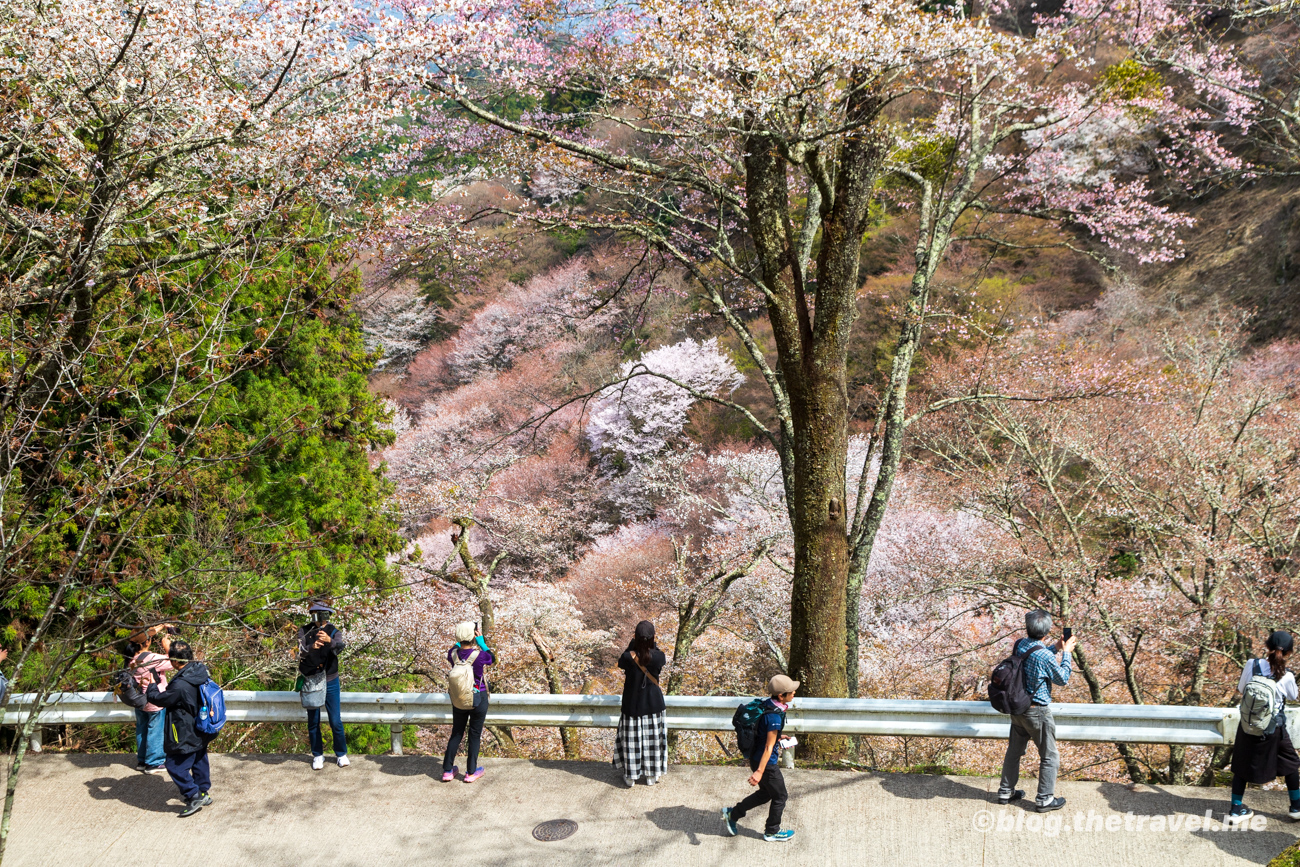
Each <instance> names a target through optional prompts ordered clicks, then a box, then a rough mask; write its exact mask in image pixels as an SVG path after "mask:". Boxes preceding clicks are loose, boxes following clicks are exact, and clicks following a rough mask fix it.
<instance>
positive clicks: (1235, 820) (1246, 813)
mask: <svg viewBox="0 0 1300 867" xmlns="http://www.w3.org/2000/svg"><path fill="white" fill-rule="evenodd" d="M1253 815H1255V811H1254V810H1252V809H1251V808H1250V807H1247V806H1246V805H1245V804H1233V805H1232V809H1231V810H1229V811H1228V815H1226V816H1224V817H1223V823H1224V824H1225V825H1239V824H1241V823H1242V822H1245V821H1246V820H1247V819H1249V818H1250V817H1251V816H1253Z"/></svg>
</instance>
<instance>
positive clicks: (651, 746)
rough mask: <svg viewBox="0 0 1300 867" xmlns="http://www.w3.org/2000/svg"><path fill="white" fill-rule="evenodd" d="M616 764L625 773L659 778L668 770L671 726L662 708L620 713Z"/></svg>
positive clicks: (615, 737) (629, 775)
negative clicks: (647, 713) (638, 713)
mask: <svg viewBox="0 0 1300 867" xmlns="http://www.w3.org/2000/svg"><path fill="white" fill-rule="evenodd" d="M614 767H616V768H618V769H619V770H621V771H622V772H623V776H625V777H631V778H632V779H634V780H635V779H636V778H638V777H647V778H649V779H652V780H657V779H658V778H660V777H662V776H663V775H664V774H666V773H668V725H667V723H665V722H664V714H663V712H662V711H660V712H659V713H656V714H651V715H650V716H620V717H619V718H618V730H617V731H616V732H614Z"/></svg>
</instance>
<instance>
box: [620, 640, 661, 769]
mask: <svg viewBox="0 0 1300 867" xmlns="http://www.w3.org/2000/svg"><path fill="white" fill-rule="evenodd" d="M667 662H668V660H667V659H666V658H665V657H664V652H663V651H662V650H660V649H659V648H658V647H656V646H655V627H654V624H653V623H651V622H650V621H649V620H642V621H641V622H640V623H638V624H637V625H636V635H635V636H634V637H633V639H632V642H631V644H629V645H628V646H627V650H625V651H623V655H622V656H620V657H619V658H618V667H619V668H621V669H623V671H625V672H627V674H626V677H625V679H624V681H623V705H622V713H621V714H620V715H619V718H618V730H617V731H616V732H615V733H614V767H616V768H619V769H620V770H622V771H623V782H624V783H626V784H627V785H628V787H629V788H630V787H632V786H635V785H636V780H637V777H640V776H644V777H645V778H646V780H645V781H646V785H650V786H653V785H654V784H655V783H657V782H659V778H660V777H662V776H663V775H664V774H666V773H668V726H667V725H666V724H665V722H664V709H665V707H666V705H665V704H664V694H663V690H661V689H660V688H659V673H660V672H661V671H663V668H664V665H665V664H666V663H667Z"/></svg>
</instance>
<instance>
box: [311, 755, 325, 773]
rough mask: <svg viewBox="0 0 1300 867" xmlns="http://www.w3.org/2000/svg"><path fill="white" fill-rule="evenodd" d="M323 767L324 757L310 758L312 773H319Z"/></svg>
mask: <svg viewBox="0 0 1300 867" xmlns="http://www.w3.org/2000/svg"><path fill="white" fill-rule="evenodd" d="M323 767H325V757H324V756H312V757H311V769H312V770H313V771H319V770H320V769H321V768H323Z"/></svg>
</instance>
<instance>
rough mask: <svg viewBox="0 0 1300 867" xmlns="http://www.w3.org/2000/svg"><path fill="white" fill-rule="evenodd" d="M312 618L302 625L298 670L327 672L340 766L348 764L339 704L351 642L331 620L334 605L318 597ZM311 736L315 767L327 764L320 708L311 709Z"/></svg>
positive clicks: (330, 714)
mask: <svg viewBox="0 0 1300 867" xmlns="http://www.w3.org/2000/svg"><path fill="white" fill-rule="evenodd" d="M307 612H308V613H309V614H310V615H311V618H312V619H311V622H309V623H307V624H306V625H304V626H301V627H299V628H298V672H299V673H300V674H301V675H302V676H303V677H312V676H315V677H319V676H321V675H322V674H324V676H325V713H326V715H327V716H328V717H329V721H330V731H331V732H332V733H333V735H334V758H335V761H337V762H338V766H339V767H340V768H346V767H347V766H348V739H347V736H346V735H345V734H344V732H343V715H342V712H341V708H340V705H339V701H340V695H339V652H340V651H341V650H343V649H344V648H345V647H347V646H348V644H347V641H346V640H345V639H344V638H343V632H342V630H340V629H338V627H336V626H335V625H334V624H333V623H330V622H329V618H330V615H331V614H333V613H334V609H333V608H331V607H330V604H329V603H328V602H326V601H325V600H324V599H316V600H314V601H313V602H312V603H311V606H310V607H309V608H308V609H307ZM307 736H308V737H309V738H310V739H311V767H312V770H315V771H319V770H320V769H321V768H323V767H325V741H324V739H323V738H322V737H321V731H320V708H311V709H309V710H308V711H307Z"/></svg>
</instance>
